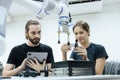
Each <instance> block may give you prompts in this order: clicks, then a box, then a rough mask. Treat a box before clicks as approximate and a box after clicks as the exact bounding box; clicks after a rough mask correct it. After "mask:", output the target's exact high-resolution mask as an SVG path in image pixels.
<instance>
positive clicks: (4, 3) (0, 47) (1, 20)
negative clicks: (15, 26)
mask: <svg viewBox="0 0 120 80" xmlns="http://www.w3.org/2000/svg"><path fill="white" fill-rule="evenodd" d="M11 2H12V0H0V56H1V55H2V54H3V53H4V51H5V49H6V42H5V36H6V32H5V28H6V26H5V25H6V18H7V13H8V10H9V7H10V5H11Z"/></svg>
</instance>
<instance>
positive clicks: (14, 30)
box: [0, 4, 120, 64]
mask: <svg viewBox="0 0 120 80" xmlns="http://www.w3.org/2000/svg"><path fill="white" fill-rule="evenodd" d="M118 8H120V4H114V5H107V6H104V9H103V12H101V13H92V14H82V15H76V16H72V21H73V23H75V22H76V21H77V20H84V21H86V22H88V24H89V25H90V28H91V36H90V40H91V42H94V43H100V44H102V45H104V46H105V48H106V51H107V53H108V55H109V59H108V60H113V59H119V56H120V52H119V50H120V47H119V44H120V38H119V34H120V31H119V30H120V24H119V23H120V9H118ZM29 19H36V18H35V16H34V14H33V15H26V16H19V17H17V18H14V19H13V21H12V23H9V24H7V27H6V42H7V49H6V52H5V54H4V55H3V56H1V57H0V61H2V63H3V64H5V62H6V60H7V58H8V55H9V52H10V50H11V48H12V47H14V46H15V45H18V44H21V43H23V42H25V41H26V39H25V35H24V25H25V23H26V22H27V20H29ZM39 21H40V23H41V25H42V39H41V42H42V43H45V44H48V45H49V46H51V47H52V48H53V52H54V57H55V61H61V60H62V56H61V52H60V45H61V44H62V43H66V42H67V35H66V34H61V44H58V43H57V41H58V35H57V27H58V24H57V21H58V17H57V16H54V17H51V16H47V17H45V18H43V19H41V20H39ZM70 31H71V34H70V40H71V42H72V43H73V42H74V35H73V33H72V27H71V28H70ZM69 54H70V53H69ZM69 54H68V58H69Z"/></svg>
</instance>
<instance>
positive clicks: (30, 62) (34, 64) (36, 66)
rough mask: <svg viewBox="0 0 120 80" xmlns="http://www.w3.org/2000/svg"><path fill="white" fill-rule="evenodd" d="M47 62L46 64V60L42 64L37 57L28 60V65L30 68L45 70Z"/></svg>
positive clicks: (38, 70)
mask: <svg viewBox="0 0 120 80" xmlns="http://www.w3.org/2000/svg"><path fill="white" fill-rule="evenodd" d="M45 64H46V61H44V62H43V64H40V63H39V62H38V60H37V59H36V58H34V61H33V60H31V59H28V60H27V65H28V66H29V67H30V68H32V69H34V70H36V71H37V72H40V71H41V70H44V67H45Z"/></svg>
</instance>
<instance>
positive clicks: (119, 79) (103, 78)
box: [0, 75, 120, 80]
mask: <svg viewBox="0 0 120 80" xmlns="http://www.w3.org/2000/svg"><path fill="white" fill-rule="evenodd" d="M0 80H1V79H0ZM2 80H120V75H91V76H61V77H53V76H49V77H43V76H37V77H11V78H10V79H2Z"/></svg>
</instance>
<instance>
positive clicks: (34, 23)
mask: <svg viewBox="0 0 120 80" xmlns="http://www.w3.org/2000/svg"><path fill="white" fill-rule="evenodd" d="M30 25H40V23H39V22H38V21H36V20H29V21H28V22H27V23H26V25H25V31H26V32H29V26H30ZM27 38H28V37H27V36H26V39H27Z"/></svg>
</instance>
